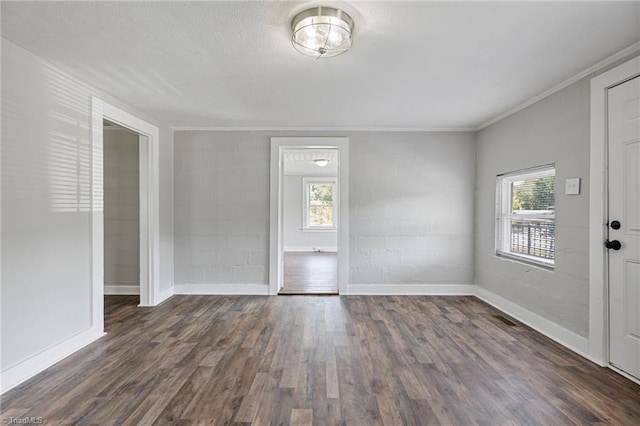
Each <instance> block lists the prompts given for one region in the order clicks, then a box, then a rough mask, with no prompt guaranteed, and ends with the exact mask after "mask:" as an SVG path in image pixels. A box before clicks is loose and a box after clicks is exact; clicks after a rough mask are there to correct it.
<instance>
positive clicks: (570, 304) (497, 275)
mask: <svg viewBox="0 0 640 426" xmlns="http://www.w3.org/2000/svg"><path fill="white" fill-rule="evenodd" d="M589 104H590V83H589V80H588V79H584V80H581V81H579V82H577V83H575V84H573V85H571V86H569V87H567V88H565V89H563V90H561V91H560V92H557V93H555V94H553V95H551V96H549V97H547V98H545V99H542V100H541V101H539V102H537V103H535V104H534V105H532V106H530V107H528V108H526V109H525V110H523V111H520V112H518V113H516V114H514V115H512V116H510V117H508V118H506V119H504V120H501V121H499V122H498V123H496V124H493V125H491V126H489V127H487V128H485V129H483V130H481V131H480V132H479V133H478V140H477V143H478V161H477V179H476V180H477V189H476V219H475V220H476V248H475V271H476V272H475V273H476V284H478V285H479V286H481V287H484V288H486V289H488V290H490V291H492V292H493V293H496V294H498V295H500V296H502V297H504V298H505V299H508V300H510V301H512V302H514V303H517V304H518V305H520V306H522V307H524V308H526V309H528V310H530V311H532V312H535V313H536V314H538V315H541V316H543V317H544V318H546V319H548V320H550V321H553V322H555V323H557V324H558V325H561V326H562V327H565V328H567V329H569V330H571V331H573V332H575V333H577V334H579V335H581V336H584V337H587V335H588V324H589V319H588V315H589V306H588V305H589V285H588V273H589V266H588V264H589V256H588V254H589V244H588V239H589V228H588V226H589V214H588V213H589V196H588V194H589V132H590V129H589V114H590V109H589V108H590V107H589ZM549 163H555V164H556V259H555V270H553V271H550V270H546V269H542V268H537V267H534V266H530V265H527V264H524V263H520V262H515V261H511V260H507V259H504V258H498V257H496V256H495V247H494V224H495V219H494V215H495V185H496V182H495V180H496V175H497V174H500V173H504V172H511V171H515V170H519V169H524V168H527V167H533V166H538V165H543V164H549ZM571 177H579V178H581V179H582V181H581V194H580V195H577V196H576V195H564V182H565V179H567V178H571Z"/></svg>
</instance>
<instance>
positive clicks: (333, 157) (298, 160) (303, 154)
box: [282, 149, 338, 176]
mask: <svg viewBox="0 0 640 426" xmlns="http://www.w3.org/2000/svg"><path fill="white" fill-rule="evenodd" d="M282 157H283V160H284V161H283V164H284V167H283V169H284V170H283V171H284V174H285V175H303V176H337V175H338V150H337V149H288V150H286V151H285V152H284V153H283V154H282ZM316 159H318V160H319V159H324V160H329V164H327V165H326V166H325V167H319V166H318V165H317V164H316V163H315V162H314V160H316Z"/></svg>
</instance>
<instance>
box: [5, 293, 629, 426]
mask: <svg viewBox="0 0 640 426" xmlns="http://www.w3.org/2000/svg"><path fill="white" fill-rule="evenodd" d="M136 302H137V296H136V297H128V296H110V297H107V299H106V305H105V313H106V330H107V332H108V335H107V336H105V337H103V338H101V339H100V340H98V341H97V342H95V343H93V344H91V345H89V346H88V347H86V348H84V349H82V350H81V351H79V352H77V353H76V354H74V355H72V356H71V357H69V358H66V359H65V360H63V361H61V362H59V363H58V364H56V365H55V366H53V367H51V368H49V369H48V370H46V371H44V372H43V373H41V374H39V375H37V376H36V377H34V378H33V379H31V380H29V381H28V382H26V383H24V384H23V385H21V386H20V387H18V388H16V389H14V390H12V391H10V392H8V393H6V394H5V395H3V396H2V398H1V404H2V405H1V407H2V416H4V417H5V419H6V418H7V417H8V416H13V417H24V416H36V417H37V416H41V417H42V418H43V420H44V423H45V424H78V425H89V424H99V425H150V424H158V425H161V424H180V425H196V424H197V425H203V424H215V425H222V424H243V425H248V424H254V425H267V424H294V425H310V424H314V425H381V424H385V425H402V424H406V425H431V424H433V425H437V424H447V425H474V424H480V425H507V424H509V425H538V424H539V425H567V424H578V425H583V424H596V423H597V424H615V425H637V424H638V422H639V420H640V386H638V385H636V384H634V383H632V382H631V381H629V380H627V379H625V378H623V377H621V376H619V375H617V374H615V373H613V372H612V371H610V370H608V369H605V368H600V367H598V366H596V365H594V364H592V363H590V362H588V361H586V360H584V359H582V358H580V357H579V356H577V355H575V354H573V353H572V352H570V351H568V350H567V349H564V348H563V347H561V346H559V345H558V344H556V343H555V342H553V341H551V340H549V339H547V338H545V337H543V336H541V335H540V334H538V333H536V332H534V331H533V330H531V329H529V328H527V327H525V326H523V325H521V324H517V323H516V324H514V325H510V324H509V321H508V320H507V321H505V320H504V319H503V318H500V317H497V316H496V315H499V314H500V313H499V312H498V311H496V310H495V309H493V308H491V307H490V306H488V305H486V304H484V303H483V302H481V301H479V300H477V299H475V298H473V297H417V296H402V297H391V296H389V297H367V296H346V297H335V296H333V297H330V296H327V297H324V296H319V297H304V296H291V297H261V296H224V297H215V296H174V297H173V298H171V299H170V300H168V301H167V302H165V303H164V304H162V305H160V306H158V307H155V308H138V307H136Z"/></svg>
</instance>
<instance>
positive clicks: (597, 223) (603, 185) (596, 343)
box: [589, 43, 640, 365]
mask: <svg viewBox="0 0 640 426" xmlns="http://www.w3.org/2000/svg"><path fill="white" fill-rule="evenodd" d="M637 45H640V43H638V44H636V45H635V46H637ZM638 75H640V57H636V58H634V59H631V60H629V61H627V62H625V63H623V64H621V65H619V66H617V67H615V68H613V69H612V70H609V71H607V72H605V73H603V74H601V75H599V76H596V77H594V78H593V79H592V80H591V147H590V166H589V354H590V355H591V357H592V358H593V359H595V360H597V361H598V362H599V363H600V364H601V365H609V323H608V317H609V300H608V297H607V295H608V283H607V278H606V277H607V272H608V271H607V263H606V261H607V254H606V250H605V248H604V245H603V243H604V241H605V239H606V235H607V221H608V206H607V204H606V200H607V196H608V194H607V185H608V183H607V173H608V172H607V163H608V159H607V143H608V141H607V122H606V114H607V91H608V89H609V88H611V87H613V86H615V85H617V84H619V83H622V82H624V81H626V80H628V79H630V78H632V77H634V76H638Z"/></svg>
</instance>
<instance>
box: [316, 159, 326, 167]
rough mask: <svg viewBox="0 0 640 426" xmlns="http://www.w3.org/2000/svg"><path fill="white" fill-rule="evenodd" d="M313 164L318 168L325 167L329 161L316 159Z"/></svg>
mask: <svg viewBox="0 0 640 426" xmlns="http://www.w3.org/2000/svg"><path fill="white" fill-rule="evenodd" d="M313 162H314V163H316V166H318V167H327V165H328V164H329V160H327V159H325V158H318V159H316V160H313Z"/></svg>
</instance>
